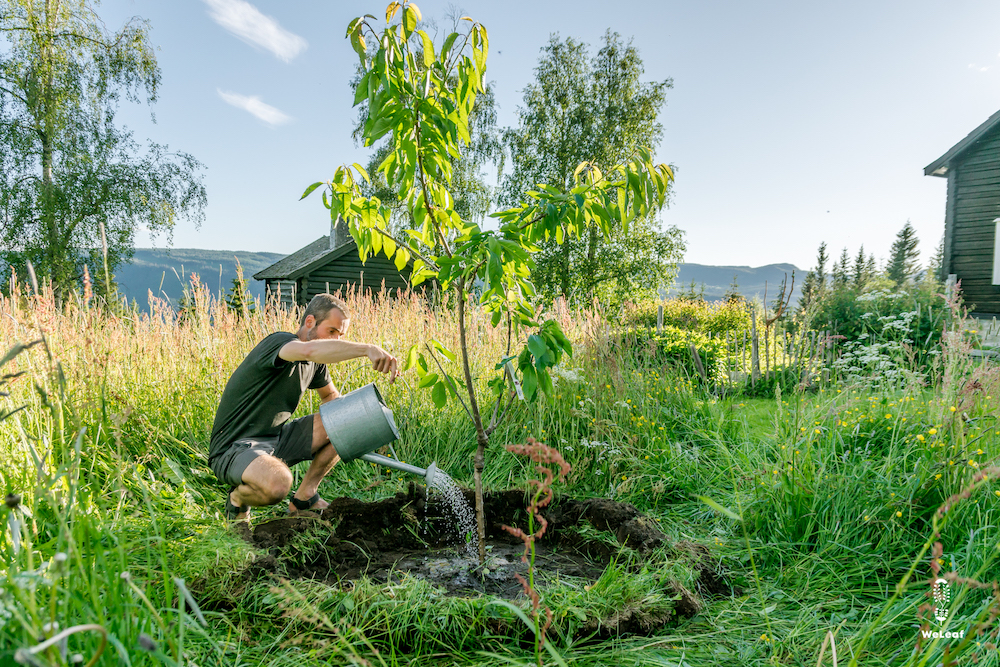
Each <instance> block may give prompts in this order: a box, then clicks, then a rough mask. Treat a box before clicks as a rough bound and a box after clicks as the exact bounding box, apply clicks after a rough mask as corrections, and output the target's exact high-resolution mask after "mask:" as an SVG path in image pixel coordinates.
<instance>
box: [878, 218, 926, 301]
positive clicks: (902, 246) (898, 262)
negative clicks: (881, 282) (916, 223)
mask: <svg viewBox="0 0 1000 667" xmlns="http://www.w3.org/2000/svg"><path fill="white" fill-rule="evenodd" d="M919 243H920V240H919V239H918V238H917V233H916V231H914V229H913V225H911V224H910V221H909V220H907V221H906V224H905V225H903V228H902V229H901V230H899V233H897V234H896V240H895V241H893V243H892V249H891V250H890V251H889V266H888V268H887V269H886V275H887V276H888V277H889V280H891V281H892V282H894V283H896V286H897V287H898V286H900V285H902V284H903V283H904V282H906V279H907V278H908V277H909V276H911V275H913V274H914V273H916V272H917V271H919V270H920V262H919V260H920V251H919V250H917V245H918V244H919Z"/></svg>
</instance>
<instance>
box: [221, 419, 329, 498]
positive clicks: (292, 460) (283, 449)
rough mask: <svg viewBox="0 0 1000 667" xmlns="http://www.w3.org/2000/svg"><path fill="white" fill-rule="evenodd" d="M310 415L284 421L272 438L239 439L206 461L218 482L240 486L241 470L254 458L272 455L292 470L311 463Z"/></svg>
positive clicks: (311, 428)
mask: <svg viewBox="0 0 1000 667" xmlns="http://www.w3.org/2000/svg"><path fill="white" fill-rule="evenodd" d="M312 440H313V415H308V416H306V417H299V418H298V419H292V420H291V421H287V422H285V423H284V424H282V426H281V431H279V432H278V435H276V436H263V437H259V438H240V439H239V440H236V441H234V442H233V444H231V445H229V449H227V450H226V451H224V452H222V453H221V454H219V455H218V456H216V457H215V458H214V459H212V460H211V461H209V462H208V465H209V467H210V468H211V469H212V472H214V473H215V476H216V477H218V478H219V481H221V482H223V483H224V484H228V485H229V486H238V485H240V484H242V483H243V471H245V470H246V469H247V466H249V465H250V463H251V462H252V461H253V460H254V459H255V458H257V457H258V456H264V455H265V454H268V455H271V456H274V457H276V458H279V459H281V460H282V461H284V462H285V465H287V466H288V467H292V466H293V465H295V464H296V463H301V462H302V461H312V458H313V453H312Z"/></svg>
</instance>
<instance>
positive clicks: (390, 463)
mask: <svg viewBox="0 0 1000 667" xmlns="http://www.w3.org/2000/svg"><path fill="white" fill-rule="evenodd" d="M358 458H360V459H361V460H362V461H368V462H369V463H377V464H378V465H381V466H385V467H386V468H392V469H393V470H399V471H400V472H408V473H410V474H411V475H416V476H417V477H423V478H424V481H425V482H426V483H427V485H428V486H433V484H434V479H435V478H436V477H437V476H438V475H439V474H440V472H441V471H440V469H439V468H438V467H437V465H436V464H434V463H432V464H430V465H429V466H428V467H427V468H426V469H424V468H418V467H417V466H413V465H410V464H409V463H403V462H402V461H397V460H396V459H390V458H389V457H388V456H382V455H381V454H365V455H364V456H360V457H358Z"/></svg>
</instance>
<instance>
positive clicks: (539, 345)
mask: <svg viewBox="0 0 1000 667" xmlns="http://www.w3.org/2000/svg"><path fill="white" fill-rule="evenodd" d="M528 351H529V352H531V354H532V356H534V357H535V368H539V369H541V368H544V367H545V366H548V365H550V364H548V363H547V361H548V360H549V359H550V355H549V346H548V345H546V344H545V341H544V340H542V337H541V336H539V335H537V334H531V335H530V336H528Z"/></svg>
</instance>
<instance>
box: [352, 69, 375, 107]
mask: <svg viewBox="0 0 1000 667" xmlns="http://www.w3.org/2000/svg"><path fill="white" fill-rule="evenodd" d="M370 77H371V72H365V75H364V76H363V77H361V81H359V82H358V87H357V88H355V89H354V106H358V105H359V104H361V103H362V102H364V101H365V100H367V99H368V81H369V79H370Z"/></svg>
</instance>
